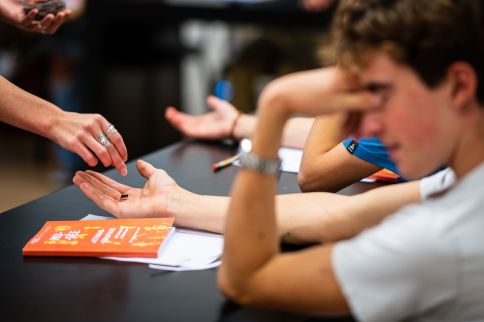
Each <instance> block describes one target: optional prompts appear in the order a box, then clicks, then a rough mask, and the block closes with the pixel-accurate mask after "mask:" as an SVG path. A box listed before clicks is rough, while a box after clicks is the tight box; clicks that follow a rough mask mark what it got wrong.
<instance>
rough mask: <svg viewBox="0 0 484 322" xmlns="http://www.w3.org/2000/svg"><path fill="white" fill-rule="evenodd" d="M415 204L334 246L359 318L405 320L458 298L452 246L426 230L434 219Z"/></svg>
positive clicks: (344, 284)
mask: <svg viewBox="0 0 484 322" xmlns="http://www.w3.org/2000/svg"><path fill="white" fill-rule="evenodd" d="M416 207H418V206H410V207H406V208H403V209H402V210H401V211H400V212H399V213H397V214H395V215H393V216H392V217H389V218H388V219H387V220H385V221H384V222H383V223H381V224H380V225H378V226H376V227H374V228H371V229H368V230H366V231H364V232H363V233H361V234H360V235H358V236H357V237H355V238H353V239H351V240H347V241H343V242H340V243H337V244H336V245H335V247H334V250H333V257H332V260H333V267H334V270H335V273H336V276H337V279H338V282H339V285H340V286H341V289H342V290H343V293H344V294H345V298H346V300H347V302H348V304H349V306H350V307H351V311H352V314H353V316H354V317H355V318H356V319H357V320H358V321H371V322H387V321H402V320H406V319H408V318H409V317H415V316H418V315H419V314H422V313H423V312H426V311H428V310H430V309H431V308H433V307H435V306H436V305H438V304H439V303H443V302H444V301H446V300H449V299H450V298H453V297H454V296H455V294H454V293H455V290H456V289H457V286H456V285H455V284H456V279H455V278H453V277H454V276H455V275H456V270H457V268H456V264H455V259H451V258H449V257H451V256H449V255H448V248H449V247H451V246H450V245H449V244H448V243H446V242H444V243H442V240H441V239H442V236H435V235H436V234H435V233H433V232H429V230H428V229H426V228H427V227H429V223H430V222H431V221H428V219H426V218H425V216H424V215H423V214H422V213H421V212H420V213H419V212H418V211H417V212H416V210H417V209H418V208H416ZM422 220H423V221H424V222H422ZM426 221H428V222H426ZM436 238H438V239H440V240H439V241H440V242H437V241H436Z"/></svg>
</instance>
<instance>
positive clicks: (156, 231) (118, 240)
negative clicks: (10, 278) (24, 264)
mask: <svg viewBox="0 0 484 322" xmlns="http://www.w3.org/2000/svg"><path fill="white" fill-rule="evenodd" d="M173 221H174V218H133V219H110V220H81V221H77V220H72V221H47V222H46V223H45V225H44V227H42V229H41V230H40V231H39V232H38V233H37V234H36V235H35V236H34V237H33V238H32V239H31V240H30V241H29V242H28V243H27V244H26V245H25V247H24V248H23V250H22V254H23V255H24V256H94V257H99V256H117V257H156V256H157V253H158V249H159V248H160V246H161V244H162V243H163V240H164V239H165V237H167V236H168V234H169V232H170V229H171V227H172V225H173Z"/></svg>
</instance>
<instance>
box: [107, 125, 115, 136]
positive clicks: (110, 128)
mask: <svg viewBox="0 0 484 322" xmlns="http://www.w3.org/2000/svg"><path fill="white" fill-rule="evenodd" d="M106 128H107V131H106V134H107V135H109V134H115V133H117V132H118V130H116V128H115V127H114V125H112V124H111V123H108V125H107V126H106Z"/></svg>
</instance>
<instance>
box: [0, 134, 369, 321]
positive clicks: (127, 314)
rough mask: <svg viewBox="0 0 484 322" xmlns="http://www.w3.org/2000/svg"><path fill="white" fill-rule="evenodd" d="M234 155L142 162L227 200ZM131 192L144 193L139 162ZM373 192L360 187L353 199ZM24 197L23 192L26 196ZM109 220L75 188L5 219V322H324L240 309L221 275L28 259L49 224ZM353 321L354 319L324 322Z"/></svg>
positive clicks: (176, 155)
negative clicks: (216, 168)
mask: <svg viewBox="0 0 484 322" xmlns="http://www.w3.org/2000/svg"><path fill="white" fill-rule="evenodd" d="M233 153H234V148H230V147H227V146H221V145H215V144H210V143H204V142H182V143H177V144H175V145H172V146H169V147H167V148H165V149H162V150H159V151H156V152H154V153H151V154H149V155H146V156H144V157H143V159H144V160H146V161H148V162H150V163H152V164H153V165H154V166H156V167H158V168H163V169H165V170H166V171H167V172H168V173H169V174H170V175H171V176H172V177H173V178H174V179H175V180H176V181H177V182H178V183H179V184H180V185H181V186H183V187H185V188H187V189H189V190H192V191H194V192H197V193H202V194H213V195H228V194H229V190H230V186H231V182H232V179H233V177H234V175H235V173H236V172H237V169H238V168H237V167H228V168H226V169H224V170H222V171H220V172H218V173H213V172H212V171H211V164H213V163H214V162H217V161H219V160H221V159H224V158H226V157H228V156H230V155H231V154H233ZM128 169H129V175H128V176H127V177H125V178H121V177H120V176H118V175H117V174H116V173H115V172H114V171H112V170H110V171H108V172H107V174H108V175H109V176H110V177H113V178H115V179H116V180H120V181H122V182H124V183H126V184H129V185H134V186H142V185H143V184H144V182H145V180H144V178H142V177H141V176H139V175H138V173H137V171H136V169H135V168H134V162H130V163H129V164H128ZM370 187H372V186H371V185H364V184H356V185H353V186H352V187H350V188H349V189H347V190H345V191H344V193H347V194H352V193H355V192H359V191H363V190H367V189H369V188H370ZM298 191H299V188H298V186H297V184H296V175H295V174H288V173H284V174H282V176H281V178H280V181H279V192H280V193H292V192H298ZM19 193H21V191H20V192H19ZM89 213H92V214H95V215H107V213H106V212H104V211H103V210H101V209H99V208H98V207H97V206H96V205H94V204H93V203H92V202H91V201H90V200H88V199H87V198H86V197H84V195H83V194H82V193H81V192H80V191H79V190H78V189H77V187H75V186H70V187H67V188H65V189H62V190H60V191H58V192H55V193H52V194H50V195H47V196H45V197H43V198H40V199H38V200H35V201H32V202H29V203H27V204H25V205H22V206H20V207H17V208H14V209H12V210H9V211H6V212H4V213H2V214H0V289H1V293H0V294H1V300H0V320H1V321H249V320H250V321H317V320H318V319H316V318H314V317H309V316H303V315H294V314H288V313H281V312H272V311H265V310H257V309H252V308H243V307H239V306H237V305H235V304H233V303H231V302H229V301H227V300H226V299H225V298H224V297H223V295H222V294H221V293H220V292H219V291H218V289H217V286H216V282H215V278H216V270H215V269H212V270H206V271H194V272H164V271H157V270H152V269H150V268H148V266H147V265H144V264H136V263H121V262H115V261H108V260H101V259H96V258H53V257H51V258H49V257H39V258H28V257H25V258H24V257H22V247H23V246H24V245H25V243H27V241H28V240H29V239H30V238H31V237H32V236H33V235H34V234H35V233H36V232H37V231H38V230H39V229H40V228H41V227H42V225H43V224H44V222H45V221H47V220H78V219H81V218H82V217H84V216H85V215H87V214H89ZM323 321H351V319H323Z"/></svg>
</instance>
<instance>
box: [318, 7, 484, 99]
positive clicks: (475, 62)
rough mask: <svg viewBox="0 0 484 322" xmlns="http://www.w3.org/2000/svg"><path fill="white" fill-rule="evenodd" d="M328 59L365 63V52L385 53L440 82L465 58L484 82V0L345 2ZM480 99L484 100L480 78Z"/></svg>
mask: <svg viewBox="0 0 484 322" xmlns="http://www.w3.org/2000/svg"><path fill="white" fill-rule="evenodd" d="M328 39H329V43H328V44H326V46H325V47H323V51H322V54H323V58H324V59H325V60H326V62H328V59H329V60H330V61H331V62H332V63H337V64H340V65H342V66H345V67H354V66H357V67H362V66H364V54H366V53H369V52H371V51H372V50H377V51H383V52H384V53H385V54H387V55H388V56H389V57H390V58H391V59H393V60H394V61H395V62H396V63H399V64H403V65H407V66H410V67H411V68H412V69H413V70H414V71H415V72H416V73H417V74H418V75H419V76H420V78H421V79H422V80H423V81H424V82H425V83H426V84H427V85H428V86H429V87H435V86H437V85H438V84H439V83H440V82H441V81H442V80H443V78H444V77H445V74H446V72H447V69H448V67H449V65H450V64H452V63H453V62H455V61H465V62H467V63H469V64H470V65H471V66H473V68H474V69H475V72H476V74H477V77H478V80H484V66H483V61H482V60H483V59H484V1H483V0H341V2H340V5H339V7H338V9H337V11H336V13H335V16H334V19H333V22H332V26H331V32H330V36H329V38H328ZM477 98H478V100H479V101H480V102H481V103H484V86H483V84H482V82H479V81H478V89H477Z"/></svg>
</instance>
